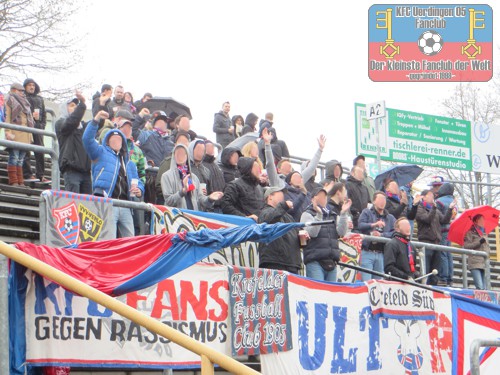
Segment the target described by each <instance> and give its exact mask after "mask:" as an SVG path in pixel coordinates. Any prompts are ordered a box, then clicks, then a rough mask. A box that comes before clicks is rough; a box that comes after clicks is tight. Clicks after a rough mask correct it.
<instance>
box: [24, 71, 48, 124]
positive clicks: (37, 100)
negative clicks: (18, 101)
mask: <svg viewBox="0 0 500 375" xmlns="http://www.w3.org/2000/svg"><path fill="white" fill-rule="evenodd" d="M30 83H34V84H35V91H34V92H33V94H29V93H28V92H27V91H26V99H27V100H28V102H29V103H30V107H31V112H34V111H35V109H39V110H40V117H39V119H38V120H35V128H37V129H45V126H46V125H47V112H45V103H44V101H43V98H42V97H41V96H40V95H39V94H40V86H39V85H38V83H36V82H35V80H34V79H32V78H26V79H25V80H24V83H23V86H24V89H25V90H26V86H27V85H28V84H30Z"/></svg>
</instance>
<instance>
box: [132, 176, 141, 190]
mask: <svg viewBox="0 0 500 375" xmlns="http://www.w3.org/2000/svg"><path fill="white" fill-rule="evenodd" d="M130 185H132V189H134V188H136V187H137V186H138V185H139V180H138V179H137V178H133V179H132V181H130Z"/></svg>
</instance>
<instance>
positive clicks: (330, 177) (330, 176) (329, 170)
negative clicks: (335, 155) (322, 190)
mask: <svg viewBox="0 0 500 375" xmlns="http://www.w3.org/2000/svg"><path fill="white" fill-rule="evenodd" d="M337 165H338V166H339V167H340V175H339V178H335V175H334V173H333V172H334V170H335V167H336V166H337ZM343 173H344V169H343V168H342V163H341V162H340V161H338V160H335V159H333V160H329V161H327V162H326V163H325V178H324V179H323V181H321V183H322V184H326V183H329V182H331V181H333V182H344V181H345V180H344V179H342V174H343Z"/></svg>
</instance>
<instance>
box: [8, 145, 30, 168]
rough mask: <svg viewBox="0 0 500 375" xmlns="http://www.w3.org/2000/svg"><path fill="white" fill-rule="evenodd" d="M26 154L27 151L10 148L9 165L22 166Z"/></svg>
mask: <svg viewBox="0 0 500 375" xmlns="http://www.w3.org/2000/svg"><path fill="white" fill-rule="evenodd" d="M25 155H26V151H21V150H14V149H9V161H8V162H7V165H10V166H14V167H22V166H23V160H24V156H25Z"/></svg>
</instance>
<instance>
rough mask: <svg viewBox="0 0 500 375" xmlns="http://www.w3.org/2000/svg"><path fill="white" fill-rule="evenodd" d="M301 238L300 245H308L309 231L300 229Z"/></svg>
mask: <svg viewBox="0 0 500 375" xmlns="http://www.w3.org/2000/svg"><path fill="white" fill-rule="evenodd" d="M299 240H300V246H306V245H307V231H305V230H299Z"/></svg>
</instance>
